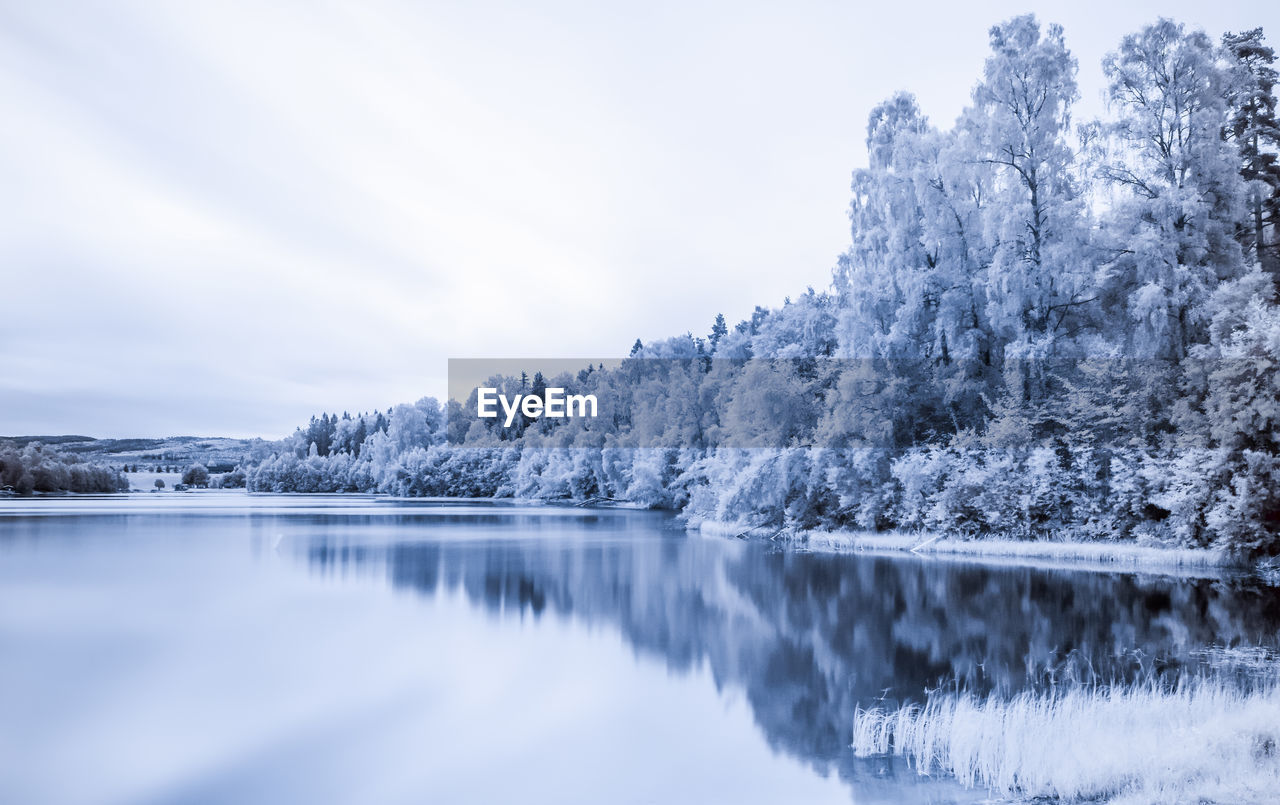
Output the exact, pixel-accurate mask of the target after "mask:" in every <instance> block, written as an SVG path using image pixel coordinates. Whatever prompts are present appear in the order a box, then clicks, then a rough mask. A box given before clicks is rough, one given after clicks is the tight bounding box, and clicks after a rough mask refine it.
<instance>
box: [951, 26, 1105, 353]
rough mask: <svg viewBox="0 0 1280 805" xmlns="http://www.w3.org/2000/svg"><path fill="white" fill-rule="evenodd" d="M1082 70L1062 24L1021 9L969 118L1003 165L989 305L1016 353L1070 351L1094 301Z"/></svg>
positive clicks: (999, 333)
mask: <svg viewBox="0 0 1280 805" xmlns="http://www.w3.org/2000/svg"><path fill="white" fill-rule="evenodd" d="M1076 71H1077V66H1076V61H1075V58H1074V57H1073V56H1072V55H1071V52H1070V51H1069V50H1068V49H1067V47H1066V43H1065V41H1064V38H1063V32H1062V28H1061V26H1058V25H1050V26H1048V27H1047V29H1045V30H1043V31H1042V30H1041V27H1040V23H1039V22H1038V21H1037V20H1036V18H1035V17H1034V16H1032V15H1026V16H1021V17H1015V18H1013V19H1011V20H1009V21H1008V22H1005V23H1002V24H1000V25H997V26H995V27H993V28H992V29H991V55H990V56H988V57H987V61H986V65H985V67H984V69H983V77H982V81H980V82H979V83H978V85H977V87H976V88H975V89H974V91H973V106H972V108H971V109H969V110H968V111H967V113H966V115H965V116H964V118H963V119H962V122H961V125H962V127H964V128H966V129H968V130H969V131H970V132H971V136H972V142H973V145H974V146H975V149H976V153H975V154H974V155H973V156H974V158H975V159H977V160H979V161H980V162H981V163H982V164H984V165H987V166H989V167H991V168H992V169H993V170H994V172H995V176H994V180H993V181H992V182H991V189H990V192H989V198H988V203H987V204H986V205H985V207H984V211H985V215H984V223H985V225H984V230H985V232H986V236H987V238H988V239H989V241H990V248H991V255H990V260H991V265H990V269H989V271H988V276H987V288H986V290H987V294H988V309H989V316H990V319H991V321H992V325H993V327H994V329H995V331H996V337H997V338H998V339H999V341H1000V342H1001V343H1002V344H1003V345H1004V348H1005V350H1006V352H1007V354H1008V357H1010V358H1013V359H1016V360H1023V361H1025V360H1036V359H1039V358H1041V357H1043V356H1046V355H1051V354H1053V353H1054V352H1056V351H1060V350H1061V349H1062V348H1063V347H1064V346H1066V345H1067V344H1069V342H1070V336H1071V335H1073V334H1074V333H1075V332H1077V331H1078V330H1079V327H1080V324H1079V321H1080V319H1081V318H1082V316H1083V315H1084V311H1083V307H1084V306H1085V305H1087V304H1088V303H1090V302H1092V301H1093V299H1092V296H1091V288H1090V281H1091V279H1092V277H1091V276H1090V274H1091V272H1090V271H1089V267H1088V259H1089V255H1088V253H1087V251H1086V250H1085V239H1086V233H1087V231H1088V229H1087V222H1086V221H1085V219H1084V218H1083V216H1082V206H1081V204H1080V202H1079V199H1078V194H1077V191H1076V188H1075V187H1074V186H1073V182H1072V171H1071V164H1072V161H1073V159H1074V155H1073V152H1072V149H1071V147H1070V145H1069V142H1068V138H1069V135H1070V134H1071V107H1072V105H1073V104H1074V103H1075V101H1076V98H1077V96H1078V94H1079V93H1078V91H1077V89H1076Z"/></svg>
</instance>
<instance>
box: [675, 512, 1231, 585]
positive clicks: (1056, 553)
mask: <svg viewBox="0 0 1280 805" xmlns="http://www.w3.org/2000/svg"><path fill="white" fill-rule="evenodd" d="M697 528H698V530H699V531H700V532H701V533H703V534H708V535H714V536H722V537H738V538H741V539H768V540H772V541H774V542H780V543H783V544H786V545H788V546H791V547H795V548H803V549H807V550H812V551H831V552H867V553H886V554H894V553H910V554H915V555H917V556H938V557H956V558H969V559H972V560H974V561H998V563H1000V564H1029V565H1043V564H1046V563H1053V564H1061V565H1069V566H1080V567H1089V566H1094V567H1099V568H1101V569H1107V570H1139V571H1142V570H1155V571H1173V572H1191V573H1194V572H1196V571H1221V570H1224V569H1229V568H1234V567H1238V565H1237V564H1236V563H1235V562H1233V560H1232V557H1231V556H1230V555H1229V554H1227V553H1226V552H1225V551H1220V550H1212V549H1207V548H1176V547H1165V546H1158V545H1135V544H1133V543H1123V542H1070V541H1065V540H1061V541H1060V540H1009V539H996V538H992V539H954V538H951V537H947V536H944V535H931V534H916V533H888V534H879V533H870V532H855V531H791V530H786V529H775V528H768V527H753V526H750V525H745V524H742V523H715V522H709V521H704V522H701V523H699V524H698V525H697Z"/></svg>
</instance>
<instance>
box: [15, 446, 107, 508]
mask: <svg viewBox="0 0 1280 805" xmlns="http://www.w3.org/2000/svg"><path fill="white" fill-rule="evenodd" d="M128 489H129V483H128V481H127V480H126V479H125V477H124V475H122V474H121V473H120V472H119V471H118V470H116V469H115V468H114V467H109V466H106V465H105V464H98V463H91V462H88V461H85V460H84V459H83V458H81V457H80V456H76V455H73V454H71V453H64V452H62V451H59V450H57V449H55V448H52V447H48V446H45V445H42V444H40V443H39V442H30V443H27V444H25V445H23V446H21V447H19V446H18V445H17V444H15V443H12V442H6V441H0V491H4V492H8V493H12V494H18V495H30V494H32V493H33V492H80V493H109V492H126V491H128Z"/></svg>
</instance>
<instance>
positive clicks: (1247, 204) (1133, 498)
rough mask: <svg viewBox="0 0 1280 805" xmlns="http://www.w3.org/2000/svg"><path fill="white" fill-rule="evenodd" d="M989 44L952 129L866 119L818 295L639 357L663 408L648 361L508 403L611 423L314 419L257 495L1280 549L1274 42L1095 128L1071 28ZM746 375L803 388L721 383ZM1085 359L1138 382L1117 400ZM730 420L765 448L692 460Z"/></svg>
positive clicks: (1135, 57) (438, 409)
mask: <svg viewBox="0 0 1280 805" xmlns="http://www.w3.org/2000/svg"><path fill="white" fill-rule="evenodd" d="M990 40H991V52H990V55H989V57H988V59H987V61H986V64H985V66H984V70H983V74H982V76H981V77H980V79H979V81H978V83H977V86H976V87H975V89H974V91H973V95H972V103H971V105H970V106H969V107H968V108H966V109H965V110H964V112H963V113H962V115H961V116H960V118H959V120H958V121H956V123H955V125H953V126H952V127H950V128H948V129H940V128H938V127H936V126H934V125H933V124H932V123H930V122H929V121H928V120H927V119H926V118H925V116H924V115H923V114H922V112H921V110H920V108H919V106H918V105H917V103H916V101H915V99H914V98H913V97H912V96H911V95H909V94H906V93H900V94H898V95H895V96H893V97H892V98H890V99H888V100H886V101H885V102H884V103H882V104H881V105H880V106H878V107H876V108H875V109H874V110H873V111H872V113H871V116H870V120H869V122H868V126H867V136H866V144H867V148H868V154H869V167H867V168H865V169H861V170H858V171H856V172H855V174H854V177H853V185H852V189H853V198H852V202H851V205H850V212H849V214H850V218H851V222H852V227H851V235H852V242H851V245H850V247H849V248H848V250H847V251H846V252H845V253H844V254H843V255H841V256H840V257H839V260H838V262H837V265H836V266H835V269H834V272H833V282H832V287H831V288H830V289H829V290H828V291H824V292H815V291H814V290H812V289H810V290H809V291H808V292H807V293H805V294H803V295H801V296H799V297H798V298H796V299H795V300H791V299H788V300H787V301H786V303H785V304H784V305H783V306H782V307H780V308H775V309H767V308H757V309H756V311H755V312H754V313H753V314H752V316H751V317H750V318H749V319H747V320H745V321H742V322H741V323H739V324H737V325H736V326H733V327H730V326H728V325H727V323H726V322H725V321H724V319H723V317H718V318H717V319H716V321H715V323H714V324H713V326H712V328H711V330H710V332H709V333H708V334H707V335H706V336H705V337H695V336H693V335H692V334H686V335H684V336H680V337H677V338H671V339H668V340H665V341H661V342H657V343H651V344H648V345H645V344H641V343H640V342H639V341H637V342H636V345H635V346H634V348H633V349H632V357H633V358H636V359H678V360H677V361H675V362H673V364H672V365H673V366H678V367H679V368H678V369H674V368H673V369H672V370H671V372H668V373H667V374H666V375H665V376H664V377H663V379H662V383H661V384H659V385H654V386H653V387H651V388H650V387H647V386H646V382H647V378H646V377H645V376H643V373H641V372H639V370H638V369H637V366H638V365H639V363H640V362H639V361H633V362H630V363H628V362H624V363H623V364H622V366H621V367H617V368H613V369H604V368H603V367H596V368H594V369H591V368H588V367H584V370H583V371H582V372H580V373H577V374H575V375H566V376H564V377H559V378H554V379H547V378H540V377H537V376H535V377H534V378H532V379H530V378H528V377H522V378H518V379H516V378H499V379H497V380H496V383H495V384H496V385H501V386H503V387H506V388H511V386H512V384H518V385H519V386H520V388H521V390H524V389H526V388H527V389H528V390H529V391H530V392H534V391H536V388H537V387H538V386H539V385H541V386H542V387H544V388H545V387H546V386H547V385H553V386H560V387H564V388H566V390H567V391H569V392H571V393H595V394H596V395H597V397H598V398H599V400H600V404H601V408H602V411H601V416H603V417H611V416H613V417H616V416H620V415H621V414H619V413H618V412H611V411H609V410H608V408H609V400H611V399H614V400H616V399H621V398H626V399H628V400H630V401H631V402H630V404H629V405H628V406H627V409H626V411H627V413H626V414H625V416H626V417H628V418H627V420H626V421H616V420H611V421H610V422H609V425H610V428H606V429H594V428H593V427H592V423H591V420H585V419H575V420H547V419H542V420H537V421H536V422H525V421H521V422H519V423H518V426H517V427H516V428H515V429H514V430H510V431H498V430H493V431H492V432H491V433H487V434H486V433H484V432H475V433H472V432H471V429H472V428H475V427H477V426H478V423H476V422H475V421H474V419H473V418H470V417H463V416H461V413H462V412H461V410H460V409H458V410H453V411H446V410H445V408H444V407H442V406H440V405H439V404H437V403H436V402H435V401H434V400H423V401H420V402H419V403H417V404H415V405H402V406H398V407H396V408H394V409H392V410H390V411H389V412H386V413H376V414H373V415H369V414H365V415H361V416H356V417H349V416H343V417H331V416H327V415H326V416H324V417H322V418H321V419H320V420H317V421H313V422H312V423H311V425H310V426H309V427H308V428H306V429H305V430H303V429H300V430H299V431H298V432H297V433H295V434H294V436H293V437H292V438H291V439H290V440H287V441H286V443H285V447H284V449H283V450H282V451H280V452H279V453H278V454H277V455H276V456H274V457H273V458H270V459H267V460H266V461H264V462H262V463H260V464H259V465H257V466H256V467H253V468H251V469H249V470H248V472H247V483H248V485H249V488H250V489H256V490H262V491H319V492H323V491H381V492H388V493H393V494H402V495H509V496H518V497H534V498H542V499H549V500H583V499H591V498H613V499H625V500H630V501H635V502H638V503H642V504H645V505H649V506H659V507H669V508H676V509H681V510H683V511H684V512H685V514H686V515H688V516H689V517H691V518H706V519H714V520H720V521H732V522H737V523H741V524H744V525H761V526H769V527H771V528H783V527H788V526H795V527H804V528H812V527H822V528H862V529H890V528H897V529H904V528H905V529H936V530H945V531H949V532H952V533H959V534H965V535H978V534H981V535H1001V536H1007V537H1015V538H1049V537H1058V536H1063V535H1069V536H1074V537H1078V538H1088V539H1100V540H1136V541H1147V542H1162V543H1176V544H1180V545H1194V546H1204V545H1215V546H1219V547H1223V548H1227V549H1230V550H1232V551H1235V552H1238V553H1239V554H1242V555H1250V556H1258V555H1275V554H1278V553H1280V310H1278V309H1277V306H1276V281H1275V280H1276V275H1277V273H1278V272H1280V240H1278V238H1277V230H1278V228H1280V156H1278V155H1280V123H1277V117H1276V94H1275V86H1276V77H1277V76H1276V70H1275V69H1274V53H1273V51H1272V49H1271V48H1270V47H1269V46H1268V45H1267V44H1266V43H1265V40H1264V38H1263V34H1262V31H1261V29H1255V30H1251V31H1245V32H1242V33H1233V34H1227V35H1225V36H1224V37H1222V38H1221V39H1220V40H1218V41H1214V40H1213V39H1211V38H1210V37H1209V36H1207V35H1206V34H1204V33H1203V32H1200V31H1195V30H1188V29H1186V28H1185V27H1183V26H1182V25H1180V24H1178V23H1175V22H1172V21H1169V20H1160V21H1158V22H1156V23H1154V24H1152V25H1149V26H1147V27H1145V28H1143V29H1142V30H1141V31H1139V32H1137V33H1134V34H1131V35H1129V36H1126V37H1124V39H1123V40H1122V41H1121V43H1120V46H1119V47H1118V48H1117V50H1116V51H1115V52H1113V53H1111V54H1109V55H1108V56H1107V57H1106V59H1105V60H1104V62H1103V69H1104V73H1105V75H1106V78H1107V82H1108V85H1107V95H1108V100H1109V105H1108V108H1109V117H1107V118H1106V119H1103V120H1093V121H1086V122H1085V123H1084V124H1082V125H1077V124H1076V123H1075V122H1074V121H1073V119H1072V116H1071V112H1072V108H1073V106H1074V104H1075V101H1076V100H1077V98H1078V90H1077V87H1076V81H1075V76H1076V73H1077V64H1076V61H1075V58H1074V57H1073V56H1072V55H1071V53H1070V51H1069V50H1068V49H1067V47H1066V44H1065V41H1064V38H1063V32H1062V30H1061V29H1060V28H1059V27H1057V26H1048V27H1047V28H1042V27H1041V25H1040V24H1039V22H1038V21H1037V20H1036V19H1035V18H1034V17H1032V16H1023V17H1017V18H1015V19H1012V20H1009V21H1007V22H1005V23H1003V24H1000V25H997V26H995V27H994V28H992V29H991V36H990ZM765 358H768V359H787V360H789V361H792V363H791V368H790V369H785V368H784V369H783V370H782V371H773V370H771V371H769V372H768V373H764V374H760V375H758V376H753V375H752V373H751V372H750V371H748V372H745V373H742V372H740V373H738V374H736V375H734V376H732V377H731V378H729V379H726V376H725V375H723V374H722V373H720V372H718V371H716V370H715V368H714V367H715V364H716V361H717V360H723V361H726V362H732V361H744V360H748V359H765ZM713 359H715V360H713ZM796 359H798V360H796ZM806 359H812V360H811V362H808V363H806ZM825 359H832V360H825ZM1092 359H1102V360H1104V361H1105V360H1119V361H1124V362H1127V363H1129V364H1131V365H1132V364H1136V365H1139V366H1146V367H1147V368H1146V370H1145V371H1144V372H1143V373H1140V374H1137V375H1129V376H1128V377H1127V379H1125V380H1124V381H1123V382H1119V383H1118V382H1117V380H1116V378H1115V377H1114V376H1111V375H1109V374H1108V373H1106V372H1097V371H1091V370H1090V369H1089V368H1088V367H1089V361H1090V360H1092ZM758 363H759V364H761V365H763V364H766V363H767V362H766V361H758ZM1063 366H1068V367H1074V368H1072V369H1071V370H1070V371H1061V370H1060V369H1059V367H1063ZM852 367H863V368H861V369H859V368H852ZM866 367H871V371H870V373H868V371H867V370H866ZM673 383H676V384H685V385H686V386H687V390H686V391H685V392H682V393H680V394H678V395H671V394H670V393H669V391H670V389H671V388H672V384H673ZM868 384H870V386H871V388H870V389H869V390H868V389H867V387H868ZM864 398H867V399H870V400H872V401H873V403H874V404H873V405H871V406H869V407H865V406H860V402H861V401H862V400H863V399H864ZM672 399H676V400H681V401H692V402H691V403H690V404H688V405H684V404H682V405H679V406H673V405H666V404H665V403H667V402H669V401H670V400H672ZM480 427H485V426H480ZM490 427H491V426H490ZM717 428H719V429H725V428H729V429H737V432H738V433H745V434H747V435H749V436H751V437H752V440H749V441H747V442H743V443H752V444H754V443H760V444H769V445H773V446H772V447H768V448H758V449H726V448H715V447H706V446H705V445H706V444H724V443H725V442H724V441H723V440H719V441H716V440H708V439H706V438H705V437H706V435H707V434H708V433H711V432H712V431H713V429H717ZM455 429H466V431H467V432H465V433H456V432H454V430H455ZM610 429H612V431H610ZM609 432H615V433H625V434H627V435H628V436H629V437H632V438H630V440H629V441H627V442H625V443H623V442H611V441H610V439H609V437H608V433H609ZM1100 434H1109V435H1107V436H1105V437H1103V436H1100ZM636 436H639V437H642V438H634V437H636ZM757 436H760V437H762V438H760V439H755V437H757ZM446 437H447V438H446ZM658 437H660V438H658ZM449 443H452V444H455V445H456V444H459V443H463V444H467V445H475V446H468V447H466V448H459V447H452V446H450V444H449ZM621 444H627V445H637V444H639V445H644V444H655V445H666V446H665V447H654V448H643V447H640V448H636V447H631V446H625V447H624V446H619V445H621ZM675 445H687V446H685V447H678V446H675ZM813 445H822V446H821V447H814V446H813ZM546 448H552V449H546Z"/></svg>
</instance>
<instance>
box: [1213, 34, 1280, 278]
mask: <svg viewBox="0 0 1280 805" xmlns="http://www.w3.org/2000/svg"><path fill="white" fill-rule="evenodd" d="M1222 49H1223V55H1224V56H1225V57H1226V59H1227V62H1228V70H1229V74H1230V80H1229V82H1228V92H1227V100H1228V104H1229V108H1230V118H1229V120H1228V122H1227V128H1226V134H1227V136H1228V137H1229V138H1230V139H1231V140H1233V141H1234V142H1235V144H1236V149H1237V150H1238V152H1239V159H1240V175H1241V176H1242V177H1244V179H1245V180H1246V181H1247V182H1249V189H1248V205H1249V216H1250V219H1251V220H1250V221H1249V225H1248V226H1246V227H1245V229H1244V234H1245V241H1246V243H1247V246H1248V248H1249V249H1251V250H1252V251H1253V253H1254V255H1255V256H1256V257H1257V259H1258V262H1259V263H1260V264H1261V265H1262V267H1263V268H1264V269H1265V270H1267V271H1268V272H1270V273H1271V274H1272V275H1273V276H1274V277H1276V278H1277V279H1280V239H1278V238H1277V231H1278V230H1280V121H1277V119H1276V95H1275V87H1276V81H1277V75H1276V68H1275V67H1273V66H1272V65H1274V64H1275V60H1276V54H1275V50H1274V49H1272V48H1271V47H1270V46H1268V45H1267V44H1266V42H1265V40H1264V39H1263V36H1262V29H1261V28H1254V29H1252V30H1249V31H1242V32H1240V33H1228V34H1226V35H1225V36H1223V37H1222Z"/></svg>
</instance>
